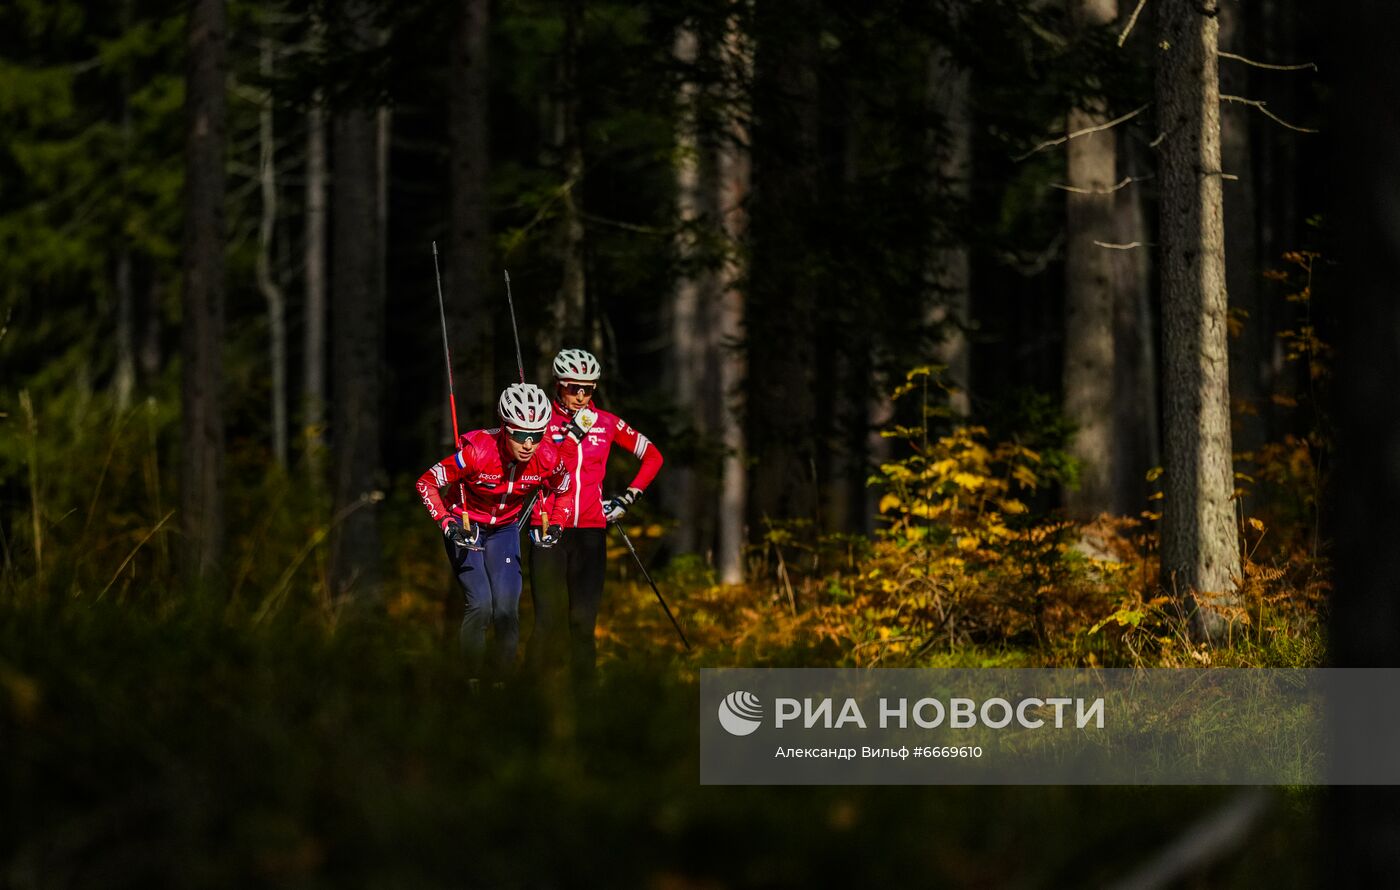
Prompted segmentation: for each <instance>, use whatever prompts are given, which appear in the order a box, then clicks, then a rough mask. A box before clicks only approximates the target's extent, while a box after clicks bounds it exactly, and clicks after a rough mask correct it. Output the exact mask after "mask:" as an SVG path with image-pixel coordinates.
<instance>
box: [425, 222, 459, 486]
mask: <svg viewBox="0 0 1400 890" xmlns="http://www.w3.org/2000/svg"><path fill="white" fill-rule="evenodd" d="M433 276H434V277H435V278H436V279H437V295H438V318H440V319H442V354H443V355H444V356H446V357H447V404H448V406H449V407H450V408H451V410H452V447H453V449H459V448H461V447H462V445H461V441H462V437H461V434H460V433H458V431H457V394H456V392H455V391H454V390H453V386H452V350H451V349H450V348H449V347H448V345H447V309H446V308H445V307H444V306H443V301H442V272H441V271H440V270H439V269H438V249H437V242H436V241H434V242H433ZM457 494H458V496H459V497H460V498H461V502H462V509H464V510H465V509H466V505H467V484H466V483H465V482H458V483H457Z"/></svg>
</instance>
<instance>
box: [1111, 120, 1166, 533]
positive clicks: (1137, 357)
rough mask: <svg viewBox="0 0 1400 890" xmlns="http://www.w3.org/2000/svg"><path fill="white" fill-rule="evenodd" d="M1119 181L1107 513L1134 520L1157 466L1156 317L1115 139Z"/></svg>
mask: <svg viewBox="0 0 1400 890" xmlns="http://www.w3.org/2000/svg"><path fill="white" fill-rule="evenodd" d="M1118 148H1119V152H1118V155H1119V158H1120V159H1121V161H1122V163H1121V165H1120V167H1119V169H1120V171H1121V173H1122V174H1123V175H1122V176H1120V177H1119V178H1120V179H1122V178H1123V177H1128V176H1130V177H1132V178H1133V179H1134V180H1135V181H1134V182H1133V183H1132V184H1130V185H1129V186H1127V187H1126V188H1122V189H1119V190H1118V192H1117V193H1116V194H1115V195H1114V214H1115V216H1116V219H1115V229H1114V231H1115V236H1114V239H1113V240H1114V241H1115V242H1117V243H1119V244H1137V245H1140V246H1138V247H1134V248H1132V249H1129V250H1114V251H1109V253H1112V254H1113V257H1114V281H1115V284H1114V289H1115V292H1116V296H1115V298H1114V304H1113V311H1114V318H1115V321H1114V361H1113V366H1114V382H1113V401H1114V406H1115V408H1114V418H1115V419H1114V423H1115V431H1114V436H1113V439H1114V458H1113V470H1114V475H1113V492H1114V494H1113V512H1115V513H1117V514H1119V515H1124V516H1135V515H1137V514H1138V513H1139V512H1140V511H1141V510H1142V509H1143V508H1144V507H1145V506H1146V505H1147V495H1148V488H1147V482H1146V477H1147V471H1148V470H1149V469H1151V468H1152V467H1155V466H1159V465H1160V464H1161V460H1162V455H1161V447H1160V445H1159V438H1158V437H1159V430H1158V423H1157V417H1158V414H1157V339H1156V322H1155V318H1156V313H1155V312H1153V309H1152V254H1151V252H1150V251H1149V249H1148V247H1147V244H1148V243H1149V242H1150V241H1151V240H1152V237H1151V233H1150V230H1149V228H1148V224H1147V214H1146V210H1145V208H1144V206H1143V204H1144V201H1143V193H1142V187H1141V186H1139V185H1138V184H1137V182H1136V180H1138V179H1142V178H1144V177H1143V175H1142V170H1141V169H1140V166H1139V164H1138V153H1137V152H1135V151H1134V150H1133V147H1132V143H1131V142H1130V141H1129V140H1127V139H1123V140H1119V143H1118Z"/></svg>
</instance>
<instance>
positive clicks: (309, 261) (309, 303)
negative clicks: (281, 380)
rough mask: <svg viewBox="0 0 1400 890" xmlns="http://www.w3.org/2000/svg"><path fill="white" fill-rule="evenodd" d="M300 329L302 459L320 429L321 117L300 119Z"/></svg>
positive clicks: (313, 112)
mask: <svg viewBox="0 0 1400 890" xmlns="http://www.w3.org/2000/svg"><path fill="white" fill-rule="evenodd" d="M305 276H306V325H305V328H304V329H303V341H302V343H303V346H302V415H303V416H302V423H303V424H304V425H305V429H306V449H307V453H308V454H312V455H314V454H316V453H317V452H318V451H319V450H320V449H321V447H322V446H323V444H324V442H325V436H324V430H325V425H326V113H325V110H324V109H323V108H322V107H321V105H320V104H314V105H312V106H311V109H310V110H309V111H307V113H306V271H305Z"/></svg>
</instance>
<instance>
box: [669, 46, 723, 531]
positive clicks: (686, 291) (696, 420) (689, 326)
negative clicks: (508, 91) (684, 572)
mask: <svg viewBox="0 0 1400 890" xmlns="http://www.w3.org/2000/svg"><path fill="white" fill-rule="evenodd" d="M672 52H673V54H674V55H675V58H676V61H677V62H679V63H680V64H681V65H683V66H686V67H687V68H689V67H691V66H694V65H695V64H696V62H697V60H698V59H699V55H700V38H699V36H698V35H697V33H696V31H695V30H694V29H693V28H692V27H690V26H689V25H688V24H687V25H683V26H682V27H681V28H680V29H679V30H678V31H677V32H676V38H675V45H674V47H673V50H672ZM676 105H677V117H678V126H677V130H676V157H677V161H676V221H677V224H678V233H677V235H676V241H675V251H676V261H677V263H678V264H679V266H680V272H679V275H678V276H677V278H676V283H675V289H674V290H673V291H672V293H671V305H670V312H669V320H670V334H671V337H670V339H671V351H670V356H669V358H670V367H669V369H668V371H669V373H668V375H667V376H668V377H669V384H670V390H671V393H672V395H673V397H674V398H675V401H676V404H677V405H678V406H680V408H681V411H682V412H683V413H684V422H685V425H686V430H687V438H688V439H689V440H690V441H692V442H693V441H695V440H696V439H697V438H698V437H699V436H701V435H703V432H704V431H705V430H706V429H707V426H706V423H705V410H706V407H707V406H706V404H705V402H706V400H705V398H704V390H705V359H706V352H707V347H708V346H709V341H710V339H711V334H710V325H709V324H708V323H707V322H708V321H709V318H708V316H707V313H706V311H705V310H706V309H707V308H708V305H709V301H710V300H711V299H712V298H713V296H714V294H713V275H712V274H711V272H710V271H709V268H708V266H707V265H706V264H705V263H704V261H703V259H702V257H701V256H700V245H699V227H700V226H701V225H702V224H703V223H704V222H706V221H707V220H709V219H710V218H712V213H711V212H710V208H708V207H706V206H705V205H706V203H707V201H706V197H707V196H706V192H707V191H712V190H713V183H706V182H704V181H703V179H702V166H703V165H702V163H701V148H700V132H699V131H700V124H699V117H698V115H699V87H698V85H697V84H696V82H695V80H694V79H693V78H690V77H686V78H685V80H684V81H683V82H682V83H681V86H680V90H679V95H678V96H677V97H676ZM707 186H708V187H709V188H708V189H707ZM692 463H693V462H692V461H689V460H687V461H685V462H677V463H675V464H673V465H672V466H670V467H668V470H667V474H666V475H667V485H666V489H667V491H668V493H669V495H670V500H671V501H672V502H673V509H674V511H675V513H676V514H677V516H678V517H679V518H680V520H681V521H680V524H679V526H678V527H677V529H676V535H675V546H676V548H677V549H678V550H679V551H680V552H682V553H693V552H695V551H696V550H697V549H698V547H699V543H700V536H699V534H700V522H698V521H697V520H698V519H699V517H700V515H701V514H702V513H706V512H709V510H707V509H705V505H704V504H703V503H702V502H701V497H700V494H701V486H700V484H699V481H698V480H697V478H696V472H695V469H694V468H693V466H692Z"/></svg>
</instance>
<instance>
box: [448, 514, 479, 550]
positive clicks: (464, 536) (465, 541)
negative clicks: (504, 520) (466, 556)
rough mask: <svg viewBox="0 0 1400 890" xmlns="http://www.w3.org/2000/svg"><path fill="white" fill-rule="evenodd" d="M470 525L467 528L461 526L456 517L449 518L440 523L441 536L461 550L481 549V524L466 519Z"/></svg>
mask: <svg viewBox="0 0 1400 890" xmlns="http://www.w3.org/2000/svg"><path fill="white" fill-rule="evenodd" d="M468 524H469V525H470V526H471V527H470V528H469V529H467V528H463V527H462V523H460V522H458V521H457V520H456V519H449V520H447V521H446V522H444V523H443V524H442V534H443V537H445V538H447V540H449V541H451V542H452V543H453V545H454V546H456V547H458V548H459V549H463V550H480V549H481V526H479V525H477V524H476V523H475V522H471V521H470V520H468Z"/></svg>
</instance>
